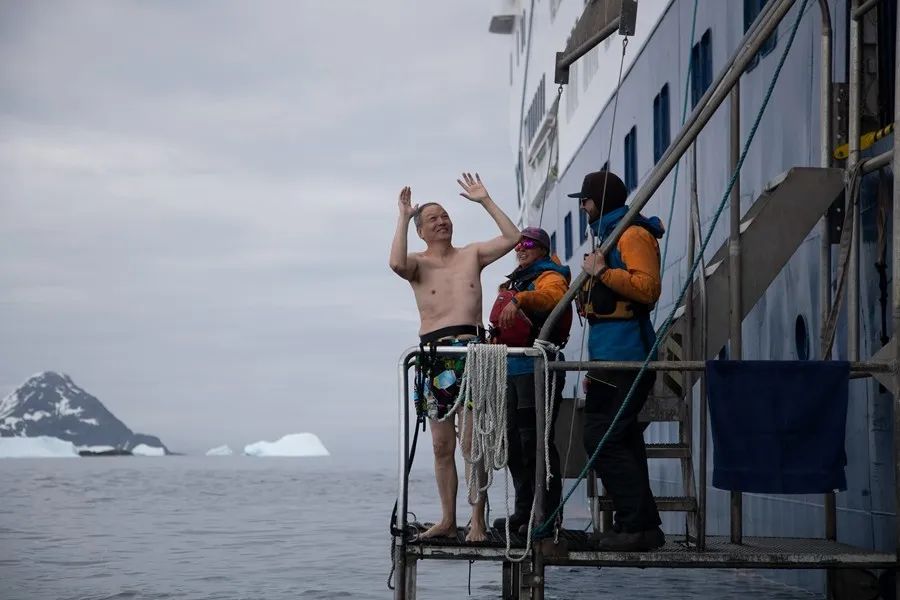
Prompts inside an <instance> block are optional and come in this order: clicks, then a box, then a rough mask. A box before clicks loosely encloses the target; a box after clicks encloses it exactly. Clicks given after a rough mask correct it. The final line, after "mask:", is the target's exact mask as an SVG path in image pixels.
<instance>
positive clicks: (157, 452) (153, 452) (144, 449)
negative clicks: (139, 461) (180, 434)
mask: <svg viewBox="0 0 900 600" xmlns="http://www.w3.org/2000/svg"><path fill="white" fill-rule="evenodd" d="M131 453H132V454H134V455H135V456H165V455H166V451H165V450H164V449H163V448H159V447H157V446H148V445H147V444H138V445H137V446H135V447H134V448H132V449H131Z"/></svg>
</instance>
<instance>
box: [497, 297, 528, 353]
mask: <svg viewBox="0 0 900 600" xmlns="http://www.w3.org/2000/svg"><path fill="white" fill-rule="evenodd" d="M516 294H518V292H516V291H515V290H506V289H501V290H500V293H499V294H497V299H496V300H494V306H493V307H492V308H491V316H490V321H491V342H492V343H494V344H506V345H507V346H515V347H519V348H530V347H531V345H532V344H534V339H535V336H536V335H537V332H536V331H534V324H533V323H532V322H531V319H529V318H528V317H526V316H525V313H524V312H522V311H521V310H519V311H516V318H515V319H513V323H512V325H511V326H509V327H507V328H506V329H500V313H501V312H503V309H504V308H506V305H507V304H509V303H510V302H512V299H513V298H515V296H516Z"/></svg>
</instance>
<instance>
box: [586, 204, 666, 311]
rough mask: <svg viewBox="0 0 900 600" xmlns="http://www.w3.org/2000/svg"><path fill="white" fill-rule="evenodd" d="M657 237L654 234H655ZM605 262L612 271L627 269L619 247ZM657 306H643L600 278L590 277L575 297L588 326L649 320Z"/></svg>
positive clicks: (657, 248)
mask: <svg viewBox="0 0 900 600" xmlns="http://www.w3.org/2000/svg"><path fill="white" fill-rule="evenodd" d="M632 227H644V228H645V229H647V230H648V231H650V232H651V233H654V232H653V230H652V229H650V227H647V226H645V225H644V224H643V223H641V222H640V221H639V222H637V223H635V224H634V225H632ZM654 235H655V234H654ZM656 256H657V258H659V245H657V246H656ZM606 263H607V264H608V265H609V268H611V269H625V268H627V267H626V266H625V262H624V261H623V260H622V254H621V252H619V247H618V244H617V245H616V246H615V247H614V248H613V249H612V250H611V251H610V253H609V255H608V256H607V257H606ZM654 306H655V303H654V304H644V303H642V302H638V301H637V300H632V299H631V298H626V297H625V296H623V295H621V294H619V293H617V292H615V291H613V290H612V289H611V288H610V287H609V286H607V285H606V284H604V283H603V281H601V279H600V278H599V277H588V278H587V281H585V282H584V284H582V286H581V288H580V289H579V290H578V293H577V294H576V295H575V307H576V308H577V310H578V314H579V315H581V317H583V318H585V319H587V321H588V323H591V324H593V323H596V322H597V321H604V320H626V319H641V318H647V317H649V315H650V313H651V312H652V311H653V307H654Z"/></svg>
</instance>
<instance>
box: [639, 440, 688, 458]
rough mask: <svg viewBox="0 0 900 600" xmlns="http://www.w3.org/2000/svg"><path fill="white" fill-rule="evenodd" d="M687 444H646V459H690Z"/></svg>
mask: <svg viewBox="0 0 900 600" xmlns="http://www.w3.org/2000/svg"><path fill="white" fill-rule="evenodd" d="M690 456H691V448H690V446H689V445H688V444H680V443H673V444H647V458H690Z"/></svg>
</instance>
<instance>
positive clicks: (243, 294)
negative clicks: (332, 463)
mask: <svg viewBox="0 0 900 600" xmlns="http://www.w3.org/2000/svg"><path fill="white" fill-rule="evenodd" d="M489 18H490V10H489V8H488V7H485V6H484V5H483V3H482V2H478V1H476V0H469V1H466V2H454V3H415V2H411V1H409V2H405V1H404V2H378V3H372V2H362V1H359V2H321V1H320V2H316V1H312V0H309V1H304V2H267V3H264V4H262V5H260V4H250V3H221V2H211V1H210V2H191V3H179V2H156V3H146V2H140V1H137V0H135V1H132V2H95V3H87V4H85V3H77V2H62V3H54V4H53V5H52V6H50V5H44V4H41V3H31V2H24V1H12V2H6V3H3V4H0V57H2V58H0V253H2V256H3V257H4V259H3V260H2V261H0V281H2V282H3V285H2V286H0V337H2V339H3V340H4V343H3V344H2V346H0V385H3V386H4V389H2V390H0V392H2V393H4V394H5V393H7V392H8V391H11V390H12V388H13V387H15V385H17V384H18V383H20V382H22V381H24V379H25V378H26V377H27V376H29V375H30V374H32V373H33V372H36V371H40V370H45V369H56V370H61V371H64V372H67V373H69V374H70V375H71V376H72V377H73V378H74V379H75V381H76V383H78V384H80V385H81V386H82V387H84V388H85V389H87V390H88V391H89V392H91V393H93V394H95V395H97V396H98V397H99V398H100V399H101V400H103V401H104V402H105V403H106V404H107V406H108V407H109V408H110V409H111V410H113V411H114V412H115V413H116V414H117V415H118V416H119V417H120V418H122V419H123V420H125V422H126V423H128V424H129V425H130V426H131V427H133V428H135V429H136V430H140V431H146V432H150V433H154V434H158V435H160V436H161V437H162V438H163V439H164V440H165V441H166V442H167V443H168V444H169V445H170V446H171V447H173V448H175V449H181V450H186V451H202V450H204V449H206V448H208V447H211V446H213V445H217V444H219V443H229V444H232V445H235V446H238V445H240V444H243V443H247V442H250V441H255V440H257V439H262V438H269V439H273V438H274V437H277V436H280V435H282V434H285V433H289V432H294V431H313V432H316V433H318V434H319V435H320V436H321V437H322V439H323V440H324V441H325V442H326V445H328V446H329V447H331V448H332V449H333V450H334V451H335V452H337V453H345V454H348V455H349V454H353V453H358V452H359V451H360V447H365V448H367V451H366V453H367V454H370V455H373V456H374V455H375V454H378V453H379V452H381V453H389V452H391V451H393V449H394V445H395V444H394V435H395V433H394V432H395V427H396V418H395V414H396V412H395V405H396V397H395V394H396V392H395V386H396V374H395V368H396V360H397V358H398V356H399V354H400V352H401V351H402V350H403V349H404V348H406V347H408V346H410V345H411V344H413V343H414V342H415V339H416V337H415V336H416V330H417V327H418V323H417V317H416V312H415V305H414V302H413V298H412V293H411V291H410V290H409V288H408V285H407V284H406V283H405V282H403V281H401V280H400V279H399V278H397V277H396V276H394V275H393V274H392V273H391V272H390V271H389V270H388V269H387V266H386V265H387V254H388V249H389V245H390V239H391V237H392V235H393V229H394V226H395V222H396V221H395V213H396V194H397V191H398V190H399V188H400V187H401V186H403V185H411V186H412V187H413V193H414V200H418V201H425V200H439V201H441V202H444V203H445V205H446V206H447V208H448V209H449V211H450V213H451V215H452V217H453V218H454V220H455V222H456V236H457V239H456V242H457V243H458V244H462V243H467V242H469V241H473V240H476V239H484V238H486V237H489V236H493V235H496V230H495V227H494V225H493V224H492V222H491V220H490V219H489V217H487V215H486V214H485V213H484V211H483V210H482V209H480V208H479V207H477V206H474V205H472V204H471V203H468V202H467V201H466V200H464V199H462V198H460V197H459V196H458V195H457V194H458V189H457V187H458V186H457V184H456V182H455V180H456V177H457V176H458V174H459V173H460V172H461V171H462V170H470V171H475V170H479V171H480V172H481V173H482V174H483V175H484V177H485V180H486V183H487V184H488V186H489V189H490V190H491V192H492V195H493V196H494V197H495V199H497V200H498V202H500V203H501V205H502V206H504V207H505V208H506V209H507V211H508V212H510V213H513V212H514V209H515V200H514V193H515V192H514V189H515V188H514V182H513V178H512V171H513V161H512V159H511V158H510V152H509V150H508V139H509V132H508V122H509V118H508V109H507V106H508V103H509V93H510V89H509V88H508V81H507V72H506V69H507V53H508V48H507V43H508V40H507V39H506V38H503V37H499V36H491V35H489V34H488V33H487V24H488V20H489ZM410 238H411V247H413V248H417V247H420V246H421V244H420V243H419V242H418V241H417V240H416V237H415V233H414V232H411V236H410ZM510 267H511V262H510V261H509V259H506V260H505V262H503V264H498V265H495V266H493V267H492V268H491V269H490V270H489V271H488V272H486V274H485V276H484V278H483V282H484V288H485V301H486V302H487V301H489V300H490V296H492V294H491V290H493V289H494V287H495V286H496V284H497V283H498V282H499V281H500V277H501V276H502V274H503V273H504V272H505V271H506V270H507V269H509V268H510ZM369 450H371V452H370V451H369Z"/></svg>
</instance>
